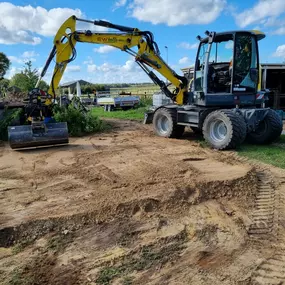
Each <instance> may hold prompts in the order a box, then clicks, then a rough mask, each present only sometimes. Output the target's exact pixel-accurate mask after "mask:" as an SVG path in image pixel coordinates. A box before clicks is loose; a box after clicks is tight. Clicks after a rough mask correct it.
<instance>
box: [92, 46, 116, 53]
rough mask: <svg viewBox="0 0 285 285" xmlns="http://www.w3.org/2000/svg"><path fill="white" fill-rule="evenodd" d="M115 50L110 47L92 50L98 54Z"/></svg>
mask: <svg viewBox="0 0 285 285" xmlns="http://www.w3.org/2000/svg"><path fill="white" fill-rule="evenodd" d="M115 49H116V48H115V47H112V46H101V47H98V48H94V49H93V50H94V52H98V53H109V52H111V51H113V50H115Z"/></svg>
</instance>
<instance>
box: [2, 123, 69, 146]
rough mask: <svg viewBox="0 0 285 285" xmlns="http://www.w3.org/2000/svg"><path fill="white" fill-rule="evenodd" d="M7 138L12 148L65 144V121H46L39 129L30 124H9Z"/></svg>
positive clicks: (66, 141)
mask: <svg viewBox="0 0 285 285" xmlns="http://www.w3.org/2000/svg"><path fill="white" fill-rule="evenodd" d="M8 139H9V144H10V147H11V148H12V149H20V148H30V147H41V146H53V145H58V144H67V143H68V128H67V123H66V122H64V123H48V124H44V125H43V128H41V129H37V128H33V126H32V125H22V126H11V127H8Z"/></svg>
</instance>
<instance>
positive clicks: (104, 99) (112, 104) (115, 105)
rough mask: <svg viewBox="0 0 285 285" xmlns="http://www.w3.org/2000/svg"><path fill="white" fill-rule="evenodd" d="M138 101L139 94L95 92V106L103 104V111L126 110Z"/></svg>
mask: <svg viewBox="0 0 285 285" xmlns="http://www.w3.org/2000/svg"><path fill="white" fill-rule="evenodd" d="M139 102H140V97H139V96H132V95H127V96H125V95H119V94H111V93H110V92H96V103H97V106H103V107H104V110H105V111H108V112H110V111H114V110H117V109H122V110H128V109H131V108H134V107H136V106H137V105H138V104H139Z"/></svg>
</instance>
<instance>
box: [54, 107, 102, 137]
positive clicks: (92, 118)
mask: <svg viewBox="0 0 285 285" xmlns="http://www.w3.org/2000/svg"><path fill="white" fill-rule="evenodd" d="M54 118H55V120H56V121H57V122H67V126H68V132H69V134H70V135H71V136H82V135H84V134H87V133H94V132H99V131H102V130H104V129H105V127H106V125H105V124H104V122H102V121H101V120H100V119H99V118H98V117H97V116H96V115H95V114H93V113H92V112H90V111H87V112H82V111H80V110H78V109H77V108H76V107H75V106H74V105H72V104H70V105H69V106H68V107H67V108H65V107H62V108H57V110H56V111H55V112H54Z"/></svg>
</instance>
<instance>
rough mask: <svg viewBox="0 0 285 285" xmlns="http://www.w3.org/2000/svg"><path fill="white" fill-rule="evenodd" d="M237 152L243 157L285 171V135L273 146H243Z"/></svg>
mask: <svg viewBox="0 0 285 285" xmlns="http://www.w3.org/2000/svg"><path fill="white" fill-rule="evenodd" d="M237 152H238V154H239V155H241V156H244V157H247V158H250V159H255V160H258V161H261V162H264V163H267V164H271V165H273V166H276V167H280V168H284V169H285V135H282V136H281V138H280V140H279V141H277V142H276V143H273V144H271V145H249V144H243V145H241V147H240V148H239V149H238V150H237Z"/></svg>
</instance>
